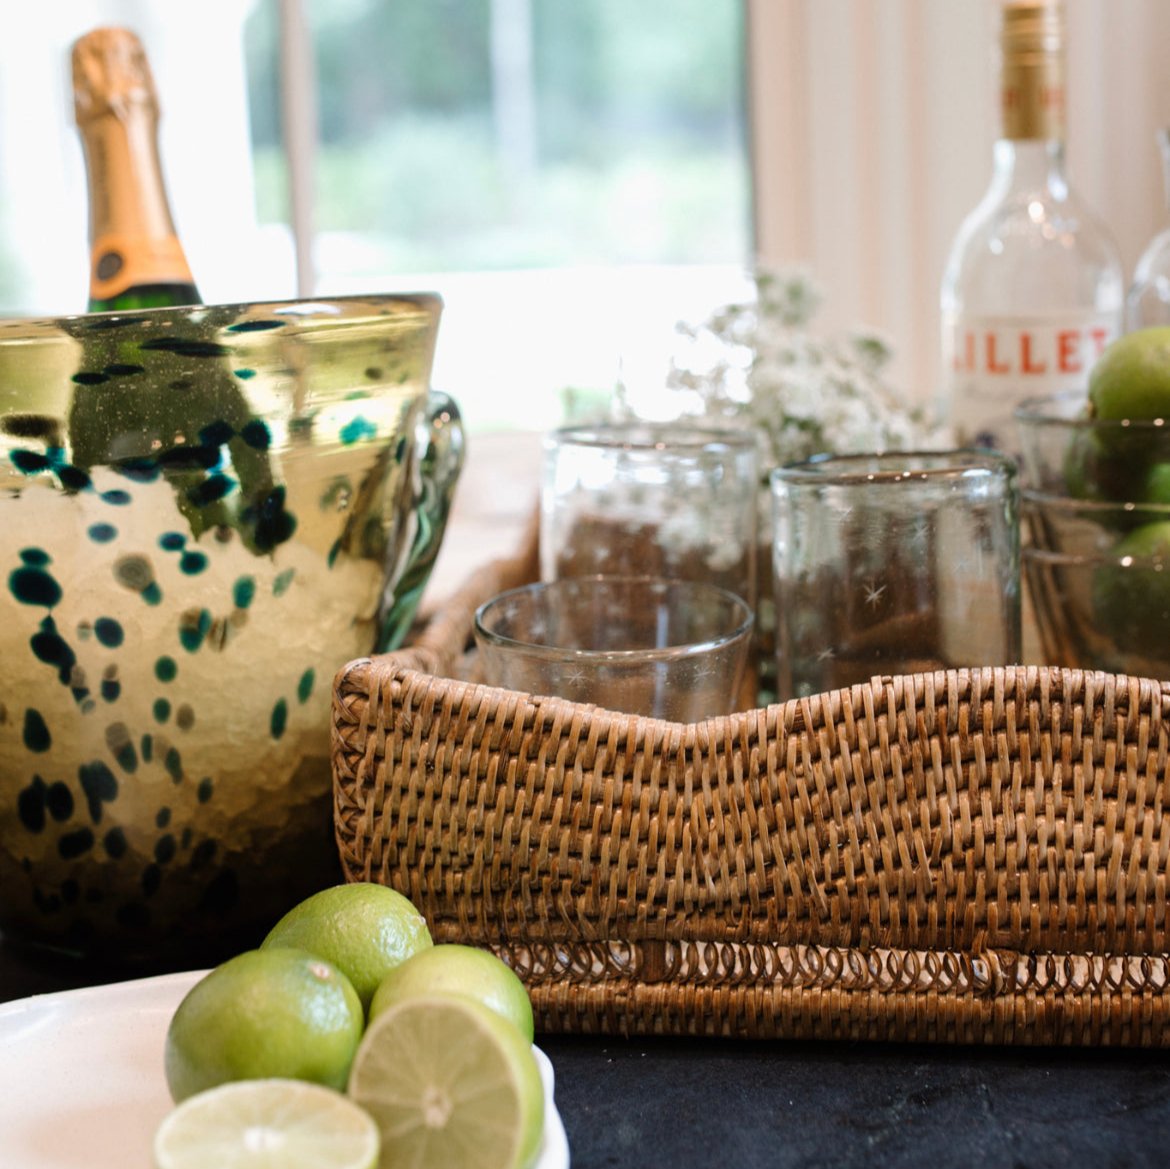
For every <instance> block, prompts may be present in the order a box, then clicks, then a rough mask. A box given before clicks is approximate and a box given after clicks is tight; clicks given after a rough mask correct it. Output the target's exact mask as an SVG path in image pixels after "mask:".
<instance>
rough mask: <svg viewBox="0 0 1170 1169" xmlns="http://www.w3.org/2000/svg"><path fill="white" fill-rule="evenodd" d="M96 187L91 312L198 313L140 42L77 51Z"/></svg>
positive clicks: (108, 40) (125, 35)
mask: <svg viewBox="0 0 1170 1169" xmlns="http://www.w3.org/2000/svg"><path fill="white" fill-rule="evenodd" d="M73 95H74V110H75V114H76V119H77V129H78V133H79V135H80V137H81V143H82V147H83V150H84V153H85V162H86V178H87V183H88V188H89V240H90V274H89V306H88V307H89V311H90V312H106V311H110V310H115V309H136V308H155V307H165V306H169V305H181V304H198V303H200V297H199V292H198V290H197V289H196V287H195V281H194V280H193V278H192V276H191V269H190V267H189V266H188V264H187V258H186V256H185V255H184V253H183V248H182V245H181V244H180V243H179V239H178V236H177V235H176V233H175V225H174V221H173V220H172V218H171V209H170V204H169V203H168V201H167V192H166V186H165V184H164V182H163V174H162V166H161V164H160V161H159V151H158V117H159V109H158V98H157V96H156V93H155V88H154V79H153V77H152V76H151V72H150V65H149V63H148V61H147V58H146V53H145V51H144V50H143V47H142V44H141V42H140V41H139V39H138V37H137V36H135V35H134V33H132V32H131V31H129V30H128V29H124V28H98V29H94V30H93V31H92V32H90V33H87V34H86V35H85V36H83V37H81V38H80V39H79V40H77V41H76V42H75V43H74V45H73Z"/></svg>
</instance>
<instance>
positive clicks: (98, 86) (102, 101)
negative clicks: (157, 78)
mask: <svg viewBox="0 0 1170 1169" xmlns="http://www.w3.org/2000/svg"><path fill="white" fill-rule="evenodd" d="M141 106H146V107H147V108H148V109H150V110H151V111H152V112H154V113H155V114H157V112H158V100H157V97H156V95H155V88H154V77H153V76H152V75H151V72H150V63H149V62H148V61H147V59H146V52H145V50H144V49H143V47H142V42H141V41H140V40H139V39H138V37H136V36H135V35H134V33H132V32H131V31H130V30H129V29H126V28H97V29H94V30H93V32H89V33H86V35H85V36H83V37H81V38H80V39H78V40H77V41H75V42H74V45H73V108H74V112H75V115H76V118H77V124H78V125H79V126H82V125H85V123H87V122H90V121H92V120H93V119H95V118H100V117H102V116H103V115H104V114H114V115H116V116H121V115H122V114H123V113H124V112H125V111H126V110H127V109H129V108H131V107H141Z"/></svg>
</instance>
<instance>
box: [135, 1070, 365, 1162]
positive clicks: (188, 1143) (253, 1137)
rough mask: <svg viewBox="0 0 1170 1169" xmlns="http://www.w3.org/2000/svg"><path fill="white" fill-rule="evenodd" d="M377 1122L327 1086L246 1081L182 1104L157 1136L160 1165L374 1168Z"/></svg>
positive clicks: (201, 1095) (292, 1081) (279, 1081)
mask: <svg viewBox="0 0 1170 1169" xmlns="http://www.w3.org/2000/svg"><path fill="white" fill-rule="evenodd" d="M379 1145H380V1141H379V1137H378V1126H377V1125H376V1124H375V1123H374V1121H373V1119H372V1118H371V1117H370V1115H369V1113H367V1112H364V1111H363V1110H362V1109H361V1108H359V1107H358V1106H357V1105H356V1104H354V1102H353V1101H352V1100H350V1099H348V1098H347V1097H345V1096H343V1095H342V1094H341V1093H340V1092H335V1091H333V1090H332V1089H330V1088H323V1087H321V1086H320V1085H319V1084H306V1083H303V1082H302V1081H300V1080H280V1079H273V1080H242V1081H240V1082H239V1083H233V1084H221V1085H220V1086H219V1087H218V1088H211V1089H209V1090H208V1091H206V1092H200V1093H199V1094H198V1095H196V1096H192V1097H191V1098H190V1099H189V1100H185V1101H184V1102H183V1103H182V1104H180V1105H179V1106H178V1107H177V1108H176V1109H174V1111H172V1112H171V1113H170V1115H169V1116H167V1118H166V1119H165V1120H164V1121H163V1122H162V1124H161V1125H160V1126H159V1129H158V1132H156V1133H155V1137H154V1164H155V1169H228V1167H229V1166H230V1169H274V1167H275V1166H279V1167H280V1169H376V1166H377V1164H378V1150H379Z"/></svg>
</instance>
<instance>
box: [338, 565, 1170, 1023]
mask: <svg viewBox="0 0 1170 1169" xmlns="http://www.w3.org/2000/svg"><path fill="white" fill-rule="evenodd" d="M535 570H536V565H535V560H534V555H533V552H532V550H531V549H530V550H529V551H528V552H527V553H526V554H524V555H521V556H518V557H516V558H514V559H501V560H499V561H496V562H494V563H492V564H489V565H487V566H486V567H485V568H484V569H483V570H482V571H480V572H478V573H476V574H475V575H474V577H473V578H472V579H471V580H470V581H469V582H468V583H467V585H466V586H465V587H464V588H462V589H461V590H460V591H459V592H458V593H457V594H456V595H455V596H454V597H453V598H452V599H451V601H450V603H449V604H448V605H446V606H445V607H444V609H443V610H442V611H441V612H440V613H438V614H437V615H436V616H435V617H434V618H433V619H432V620H431V621H430V622H429V623H428V624H427V625H426V627H425V628H424V629H423V631H422V632H421V634H420V636H419V637H418V638H417V640H416V641H415V642H414V643H413V644H412V645H411V646H410V647H409V648H407V649H404V650H402V651H400V652H398V653H394V654H389V655H386V656H384V657H379V658H375V659H372V660H371V659H363V660H360V661H356V662H351V663H350V664H349V665H347V666H346V667H345V668H344V669H343V670H342V671H341V672H340V673H339V675H338V677H337V680H336V683H335V694H334V715H333V765H334V795H335V828H336V835H337V841H338V846H339V849H340V854H341V859H342V864H343V866H344V870H345V873H346V875H347V878H348V879H350V880H375V881H380V882H383V883H386V884H389V885H391V886H393V887H394V888H396V889H398V890H400V891H401V892H403V893H405V894H406V895H408V896H409V897H411V898H412V899H413V900H414V901H415V903H416V904H417V905H418V906H419V908H420V909H421V910H422V911H423V912H424V913H425V915H426V916H427V918H428V920H429V922H430V923H431V926H432V930H433V932H434V934H435V936H436V938H437V939H439V940H445V941H456V940H458V941H466V942H471V943H474V944H479V945H489V946H492V947H493V948H495V949H496V950H497V951H498V952H499V953H501V954H502V955H503V956H505V957H506V958H507V959H508V960H509V961H510V962H511V963H512V964H513V966H514V967H515V968H516V969H517V970H518V971H519V972H520V974H521V975H522V977H523V978H524V979H525V981H526V983H527V985H528V988H529V991H530V994H531V997H532V1001H533V1006H534V1008H535V1011H536V1015H537V1025H538V1027H539V1028H540V1029H542V1030H545V1031H577V1032H602V1033H629V1034H651V1033H653V1034H688V1035H713V1036H714V1035H732V1036H743V1037H768V1036H792V1037H801V1038H811V1037H824V1038H829V1037H839V1038H873V1039H900V1040H926V1041H943V1042H959V1043H977V1042H992V1043H1046V1044H1047V1043H1056V1044H1119V1045H1120V1044H1128V1045H1138V1044H1141V1045H1150V1046H1155V1045H1166V1044H1167V1043H1168V1042H1170V989H1168V987H1170V969H1168V966H1170V955H1168V953H1167V943H1168V936H1167V865H1168V857H1170V820H1167V819H1165V818H1164V817H1163V808H1164V806H1165V805H1166V803H1167V801H1168V799H1170V767H1168V755H1170V720H1168V713H1170V685H1168V684H1161V683H1158V682H1153V681H1148V680H1142V679H1137V678H1127V677H1122V676H1115V675H1105V674H1100V673H1089V672H1081V671H1076V670H1061V669H1055V668H1053V669H1046V668H1044V669H1042V668H1013V669H983V670H977V669H972V670H958V671H947V672H940V673H934V674H915V675H908V676H902V677H892V678H875V679H873V680H872V681H871V682H869V683H868V684H865V685H860V686H854V687H852V688H850V689H847V690H839V691H834V692H832V693H826V694H822V695H818V696H816V697H813V698H809V699H806V700H801V701H796V702H789V703H787V704H783V705H775V706H769V707H767V708H764V709H757V710H748V711H744V712H742V713H739V714H735V715H732V716H730V717H726V718H719V719H714V720H711V721H709V722H704V723H697V724H693V725H685V726H684V725H679V724H672V723H665V722H658V721H654V720H649V719H643V718H636V717H633V716H629V715H624V714H620V713H613V712H608V711H604V710H600V709H596V708H592V707H584V706H579V705H574V704H571V703H568V702H566V701H564V700H561V699H557V698H536V697H531V696H528V695H525V694H518V693H513V692H509V691H504V690H499V689H492V688H489V687H486V686H483V685H481V684H478V683H477V682H476V681H475V680H474V658H473V655H471V656H469V655H468V654H467V653H466V651H467V648H468V646H469V638H470V634H471V629H472V620H473V614H474V610H475V607H476V605H477V604H478V603H479V602H480V601H482V600H484V599H486V598H487V597H489V596H491V595H493V594H495V593H496V592H498V591H500V590H501V589H503V588H506V587H510V586H512V585H514V584H518V583H521V582H523V581H525V580H529V579H532V578H533V576H534V574H535Z"/></svg>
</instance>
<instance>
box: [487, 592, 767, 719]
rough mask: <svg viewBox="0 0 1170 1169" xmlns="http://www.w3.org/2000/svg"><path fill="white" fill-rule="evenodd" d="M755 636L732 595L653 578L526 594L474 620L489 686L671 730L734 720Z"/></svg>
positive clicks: (500, 600) (493, 603) (742, 604)
mask: <svg viewBox="0 0 1170 1169" xmlns="http://www.w3.org/2000/svg"><path fill="white" fill-rule="evenodd" d="M751 630H752V612H751V610H750V609H749V608H748V605H747V602H746V601H744V600H743V599H742V598H741V597H738V596H736V595H735V594H734V593H730V592H728V591H727V590H726V589H721V588H718V587H717V586H715V585H712V584H706V583H704V582H701V581H681V580H666V579H663V578H661V577H648V576H637V577H619V576H591V577H568V578H566V579H564V580H559V581H545V582H538V583H535V584H529V585H524V586H522V587H520V588H517V589H511V590H509V591H508V592H504V593H501V594H500V595H499V596H497V597H494V598H493V599H492V600H490V601H488V602H486V603H485V604H484V605H481V606H480V608H479V610H478V611H477V612H476V615H475V635H476V642H477V644H478V646H479V651H480V660H481V662H482V672H483V675H484V678H485V680H486V681H487V682H489V683H490V684H491V685H494V686H502V687H505V688H506V689H509V690H519V691H523V692H525V693H528V694H543V695H554V696H556V697H559V698H563V699H565V700H567V701H570V702H579V703H590V704H594V705H597V706H602V707H605V708H606V709H609V710H617V711H624V712H625V713H627V714H641V715H647V716H649V717H652V718H660V719H668V720H670V721H672V722H695V721H698V720H700V719H705V718H710V717H713V716H716V715H721V714H730V713H731V711H732V710H733V709H734V707H735V699H736V696H737V695H738V694H739V692H740V686H741V683H742V681H743V677H744V670H745V668H746V664H747V656H748V647H749V644H750V641H751Z"/></svg>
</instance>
